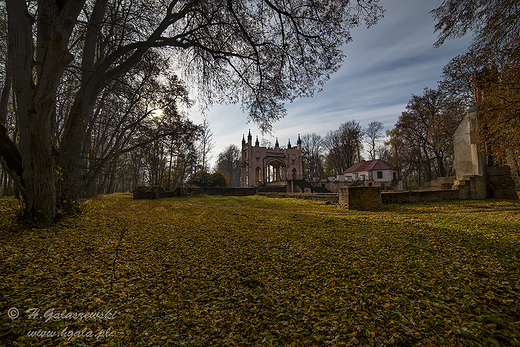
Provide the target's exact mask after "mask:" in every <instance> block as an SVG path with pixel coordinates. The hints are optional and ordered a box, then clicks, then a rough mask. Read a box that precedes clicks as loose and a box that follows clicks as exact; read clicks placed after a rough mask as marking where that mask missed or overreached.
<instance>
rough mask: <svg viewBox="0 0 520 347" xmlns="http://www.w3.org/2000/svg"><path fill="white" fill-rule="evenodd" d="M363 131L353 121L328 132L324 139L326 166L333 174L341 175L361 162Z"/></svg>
mask: <svg viewBox="0 0 520 347" xmlns="http://www.w3.org/2000/svg"><path fill="white" fill-rule="evenodd" d="M362 138H363V129H362V127H361V125H359V123H358V122H356V121H355V120H351V121H348V122H346V123H343V124H341V125H340V126H339V129H337V130H334V131H329V132H328V133H327V135H326V136H325V139H324V144H325V147H326V148H327V149H328V150H329V153H328V155H327V163H328V166H329V167H331V168H332V171H333V172H334V173H335V174H341V173H343V172H344V171H345V170H346V169H348V168H349V167H351V166H352V165H354V164H355V163H356V162H358V161H361V160H362V157H361V150H362V147H363V145H362V143H361V140H362Z"/></svg>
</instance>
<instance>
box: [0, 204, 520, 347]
mask: <svg viewBox="0 0 520 347" xmlns="http://www.w3.org/2000/svg"><path fill="white" fill-rule="evenodd" d="M13 205H16V203H15V202H14V201H13V200H8V199H3V200H0V271H1V281H0V293H1V294H0V306H1V308H2V311H1V312H2V313H1V316H0V346H3V345H6V346H29V345H30V346H39V345H68V346H90V345H107V346H132V345H135V346H140V345H143V346H160V345H171V346H199V345H200V346H208V345H215V346H270V345H272V346H351V345H353V346H356V345H362V346H392V345H395V346H520V280H519V277H520V203H519V202H511V201H494V200H486V201H455V202H442V203H427V204H406V205H390V206H385V208H384V209H382V210H380V211H377V212H359V211H347V210H342V209H340V208H339V207H338V205H326V204H324V203H321V202H314V201H304V200H294V199H269V198H264V197H259V196H254V197H240V198H238V197H226V198H224V197H200V198H172V199H161V200H132V197H131V195H129V194H126V195H125V194H114V195H108V196H101V197H98V198H96V199H93V200H88V201H86V202H84V203H83V205H82V210H83V212H82V213H81V214H78V215H76V216H74V217H69V218H64V219H62V220H61V221H60V222H59V223H58V224H56V225H55V226H54V227H52V228H48V229H40V230H37V229H30V228H22V227H20V226H18V225H17V224H16V223H15V222H14V213H13V212H12V208H11V206H13ZM14 308H16V309H18V312H19V316H18V317H17V318H16V319H11V318H9V315H11V316H12V317H15V316H16V310H15V309H14ZM81 313H92V314H97V315H98V318H93V317H83V319H81V318H80V314H81ZM74 315H76V316H74ZM45 331H46V333H45ZM53 333H56V334H61V335H63V336H61V337H60V336H54V337H44V336H43V334H49V335H50V334H53ZM34 334H39V335H36V336H29V335H34ZM81 334H83V336H81ZM90 334H92V335H93V336H91V335H90ZM96 334H99V336H95V335H96ZM74 335H76V336H75V337H74ZM96 337H98V338H97V339H96Z"/></svg>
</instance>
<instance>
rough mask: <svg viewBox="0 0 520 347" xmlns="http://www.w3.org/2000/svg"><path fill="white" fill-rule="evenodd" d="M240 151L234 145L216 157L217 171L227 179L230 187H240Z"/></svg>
mask: <svg viewBox="0 0 520 347" xmlns="http://www.w3.org/2000/svg"><path fill="white" fill-rule="evenodd" d="M240 164H241V159H240V150H239V149H238V147H237V146H235V145H229V146H227V147H226V148H225V149H224V150H223V151H222V152H220V154H219V155H218V160H217V171H219V172H222V173H223V174H224V176H226V177H228V178H229V184H228V185H229V186H230V187H240V166H241V165H240Z"/></svg>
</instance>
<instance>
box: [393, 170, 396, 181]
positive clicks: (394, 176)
mask: <svg viewBox="0 0 520 347" xmlns="http://www.w3.org/2000/svg"><path fill="white" fill-rule="evenodd" d="M392 173H393V174H394V181H395V180H396V179H397V175H396V173H395V172H392Z"/></svg>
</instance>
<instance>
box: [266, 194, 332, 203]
mask: <svg viewBox="0 0 520 347" xmlns="http://www.w3.org/2000/svg"><path fill="white" fill-rule="evenodd" d="M258 195H261V196H265V197H268V198H293V199H304V200H315V201H325V202H330V203H338V201H339V197H338V194H337V193H269V192H258Z"/></svg>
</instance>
